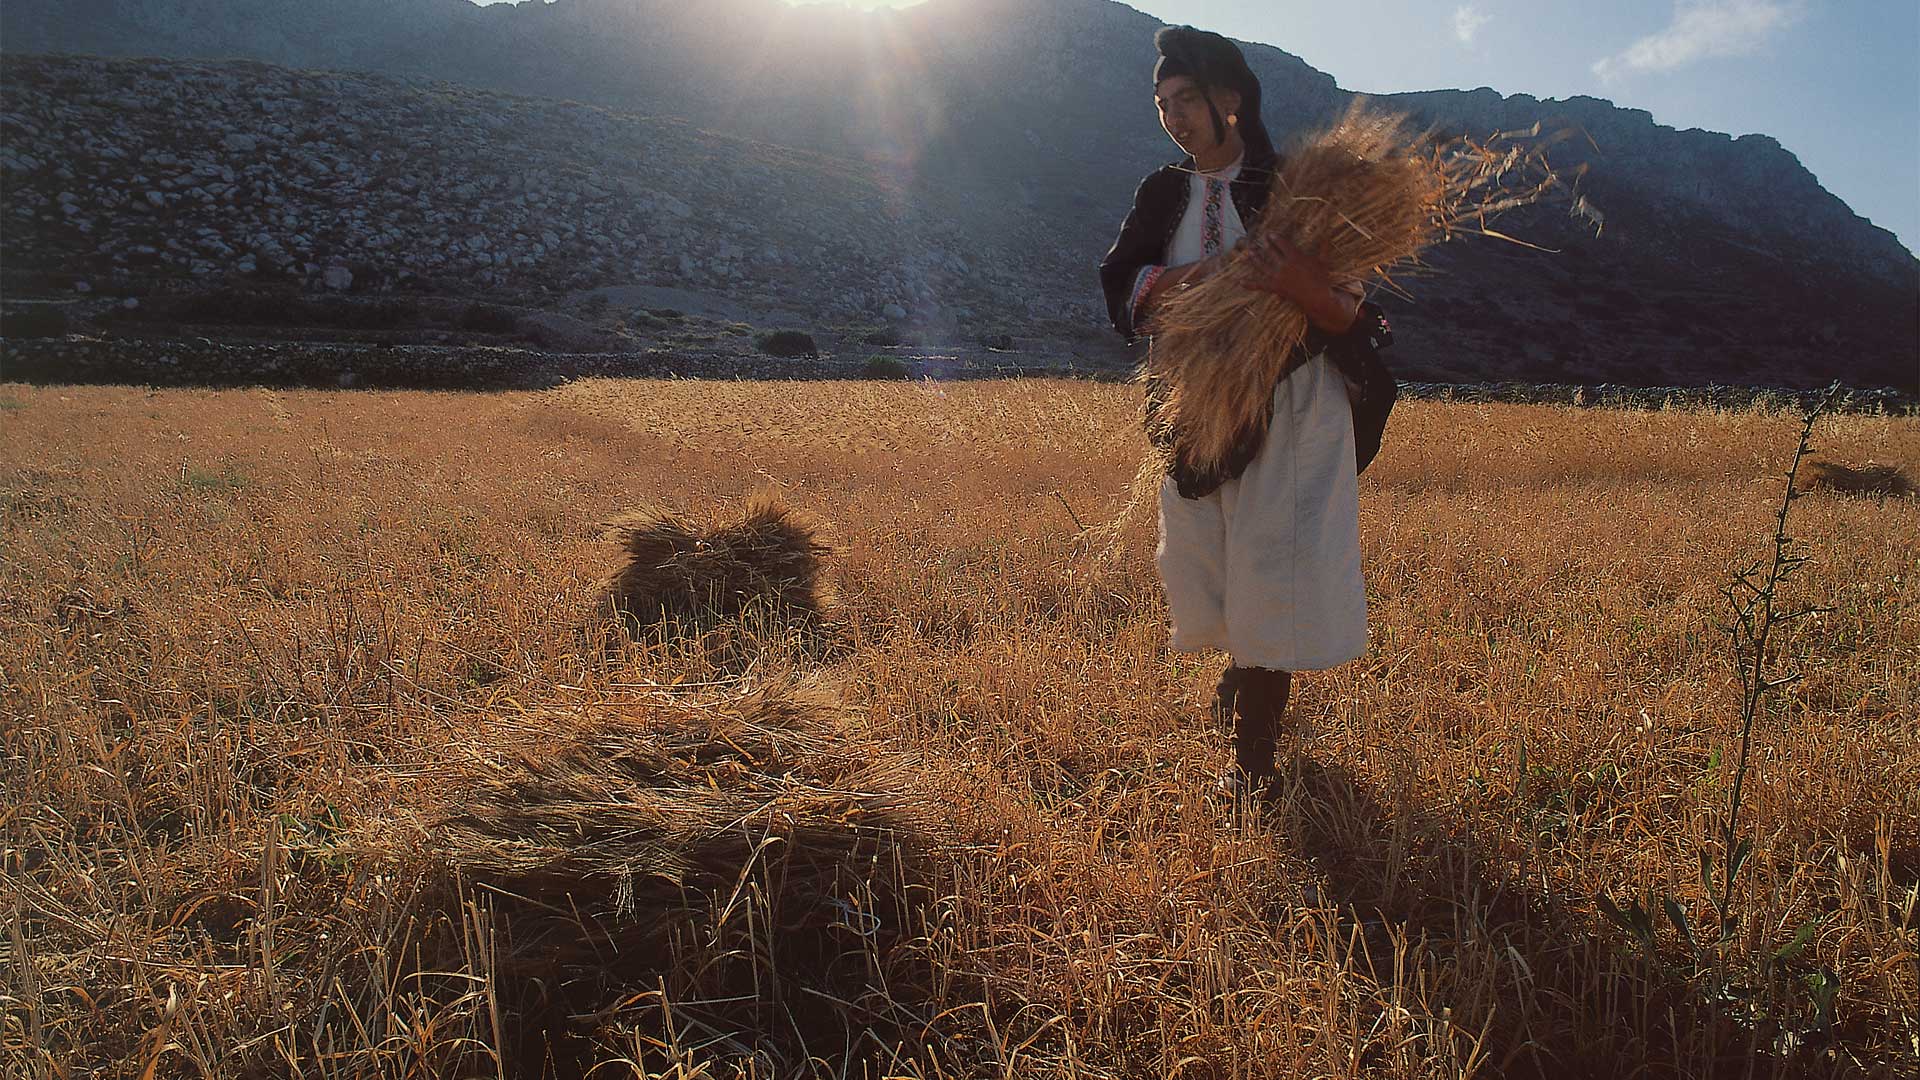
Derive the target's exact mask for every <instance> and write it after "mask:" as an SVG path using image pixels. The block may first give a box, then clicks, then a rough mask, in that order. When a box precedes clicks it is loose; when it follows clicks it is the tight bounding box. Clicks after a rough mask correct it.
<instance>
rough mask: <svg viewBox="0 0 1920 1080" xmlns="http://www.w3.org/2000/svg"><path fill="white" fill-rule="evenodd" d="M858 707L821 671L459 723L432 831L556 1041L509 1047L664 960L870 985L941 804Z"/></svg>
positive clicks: (862, 1021) (711, 969)
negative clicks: (461, 739) (700, 695)
mask: <svg viewBox="0 0 1920 1080" xmlns="http://www.w3.org/2000/svg"><path fill="white" fill-rule="evenodd" d="M849 719H850V718H849V714H848V711H847V710H846V709H845V708H844V707H843V706H842V705H841V704H840V703H839V701H838V700H837V699H836V698H835V697H834V695H833V694H831V693H830V692H828V691H826V690H825V689H823V688H821V687H818V686H816V685H812V684H806V683H798V682H785V683H778V684H774V685H771V686H767V687H763V688H760V689H757V690H754V691H752V692H749V693H745V694H740V695H736V696H732V697H727V698H723V699H720V700H718V701H709V702H704V703H700V704H694V703H676V702H672V701H662V702H658V703H652V704H646V705H633V706H629V707H626V708H624V709H622V710H621V711H619V712H618V713H616V714H614V715H607V714H606V713H605V711H604V710H597V711H592V712H589V711H582V710H575V709H564V708H556V709H549V710H543V711H536V712H534V713H532V714H529V715H527V716H524V717H514V718H512V719H511V720H510V721H509V720H503V719H502V718H499V717H475V718H473V719H472V722H471V723H467V724H463V725H460V730H463V731H466V732H469V733H470V737H471V739H472V741H471V743H470V744H469V745H470V751H468V752H467V753H466V754H464V755H462V754H460V753H459V752H458V751H457V750H456V754H455V758H456V764H455V766H454V772H455V774H457V775H454V776H451V777H449V780H450V781H451V782H449V783H446V784H442V785H439V788H440V789H441V790H443V791H445V792H446V793H447V794H446V803H445V804H443V809H442V810H441V811H440V812H439V813H438V815H437V820H436V821H435V823H434V825H433V826H432V828H431V829H430V830H429V831H428V833H427V835H429V836H432V837H434V841H433V843H434V845H435V848H436V852H435V854H436V856H437V861H438V862H439V863H440V864H442V865H444V866H445V867H446V868H447V870H448V871H449V872H450V873H451V875H452V877H453V878H454V879H455V880H458V881H463V882H467V883H470V884H471V885H473V886H476V887H477V888H478V889H479V890H480V892H481V893H482V894H483V895H485V896H487V897H489V898H490V899H489V908H490V910H491V911H492V916H491V917H492V920H493V925H494V928H495V933H496V934H497V935H498V938H499V941H498V943H497V945H496V956H495V958H494V959H493V961H492V963H493V964H494V967H495V970H496V971H497V972H498V973H499V978H500V982H501V985H502V987H503V988H504V989H503V991H502V996H503V997H504V998H505V999H507V1000H506V1006H505V1007H506V1008H508V1009H509V1010H510V1011H511V1012H512V1013H513V1014H514V1016H515V1018H516V1023H517V1024H522V1025H524V1026H527V1027H528V1028H529V1030H533V1029H536V1028H537V1029H539V1030H540V1032H541V1035H540V1038H541V1039H544V1040H545V1041H546V1043H547V1045H542V1046H534V1047H527V1048H525V1049H523V1050H522V1051H521V1052H522V1053H527V1052H532V1053H535V1054H538V1055H549V1054H554V1053H557V1052H559V1050H558V1049H557V1048H559V1047H560V1046H561V1044H562V1043H565V1042H567V1041H569V1040H572V1039H575V1038H578V1037H582V1032H581V1025H580V1024H578V1023H577V1022H576V1020H575V1019H569V1018H576V1019H577V1018H578V1017H580V1016H582V1015H584V1014H589V1013H594V1012H596V1011H597V1010H601V1009H604V1008H606V1007H607V1006H608V1005H609V1003H612V1002H618V1001H621V1000H625V999H626V997H627V996H628V995H632V994H644V993H645V992H647V991H652V990H655V989H656V988H657V987H658V986H659V985H660V980H662V979H663V978H664V979H666V980H668V983H667V985H668V989H669V990H671V991H674V992H675V996H676V998H680V997H685V998H698V999H703V1000H716V1001H731V1002H734V1003H735V1004H736V1005H737V1007H738V1008H739V1009H744V1010H747V1012H748V1013H751V1012H752V1011H753V1010H756V1009H765V1008H767V1007H768V1006H769V1003H770V1001H772V1000H776V999H778V998H779V997H780V994H778V993H776V992H774V991H772V990H770V989H769V988H768V987H767V986H766V985H764V983H766V982H772V981H773V980H774V976H773V974H772V973H775V972H777V973H778V975H779V978H780V979H783V980H786V982H784V983H782V984H781V985H783V986H785V987H786V988H788V989H791V988H792V987H791V984H792V982H793V980H796V979H797V980H799V984H800V985H801V986H805V987H808V988H811V989H813V990H815V991H817V992H818V993H817V994H816V995H814V996H815V997H821V1000H829V1001H841V1002H846V1001H854V1000H859V999H861V998H862V997H863V996H865V995H867V983H866V980H867V979H869V978H871V977H872V972H873V971H874V970H875V966H874V965H875V963H876V962H877V959H878V958H879V954H880V952H882V951H883V950H884V948H885V947H886V945H887V942H888V941H889V940H894V939H897V937H898V936H899V935H901V934H902V932H903V931H905V930H906V929H907V928H908V926H909V924H910V923H911V922H912V918H911V912H912V911H913V910H914V906H915V905H916V904H918V903H919V902H920V901H921V900H922V899H923V897H921V896H920V895H919V893H918V892H917V890H920V889H921V888H922V886H921V885H920V884H919V883H920V881H921V878H922V874H923V871H922V870H920V869H919V868H920V867H921V866H922V865H923V860H924V857H925V856H926V854H928V853H929V852H930V851H931V850H932V846H931V845H932V842H931V841H930V840H929V839H928V838H929V837H930V836H932V835H933V831H932V830H931V829H930V828H929V827H928V825H927V822H928V821H929V819H930V818H931V816H932V815H931V812H930V811H929V810H928V808H927V805H926V801H925V798H926V797H925V796H923V795H920V794H917V793H916V789H915V787H914V784H915V774H916V772H917V770H916V769H915V768H914V766H913V765H912V764H911V763H910V762H908V761H906V760H905V759H903V758H901V757H900V756H898V755H897V754H889V753H886V752H884V751H881V750H879V749H878V748H876V747H874V746H872V745H869V744H867V743H865V742H864V741H863V740H861V739H860V737H859V736H858V735H857V734H856V733H854V731H853V730H852V727H851V725H850V724H849V723H848V721H849ZM461 757H464V759H465V760H459V759H460V758H461ZM456 891H457V890H456ZM890 935H891V936H892V937H890ZM688 950H694V951H696V952H698V956H695V957H692V958H689V956H688V955H687V953H688ZM702 950H703V951H702ZM689 973H692V974H689ZM685 979H692V980H694V982H693V984H691V985H678V984H676V980H685ZM822 995H824V996H823V997H822ZM847 1008H848V1009H852V1006H848V1007H847ZM841 1011H843V1012H844V1011H846V1010H841ZM816 1020H817V1021H818V1022H820V1023H823V1024H837V1025H839V1026H851V1027H852V1029H853V1030H861V1029H864V1028H866V1027H869V1026H871V1025H872V1024H873V1023H875V1019H874V1018H873V1017H872V1016H870V1015H866V1014H864V1013H862V1014H859V1015H839V1013H836V1014H835V1015H834V1016H832V1017H825V1018H816ZM713 1022H714V1023H722V1022H723V1021H721V1020H719V1019H715V1020H714V1021H713ZM725 1022H731V1023H732V1024H733V1025H734V1030H740V1031H745V1030H751V1029H752V1026H753V1024H754V1023H756V1022H757V1021H756V1020H755V1019H754V1018H753V1017H752V1016H750V1015H743V1016H734V1017H730V1018H728V1021H725ZM588 1026H591V1025H588ZM562 1029H564V1030H565V1032H566V1034H564V1035H563V1034H561V1031H562ZM529 1037H530V1038H531V1037H532V1036H529Z"/></svg>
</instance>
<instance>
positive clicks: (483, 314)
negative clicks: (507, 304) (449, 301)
mask: <svg viewBox="0 0 1920 1080" xmlns="http://www.w3.org/2000/svg"><path fill="white" fill-rule="evenodd" d="M518 318H519V316H518V315H516V314H515V313H514V312H513V310H512V309H510V308H503V307H495V306H493V305H492V304H473V305H471V306H469V307H468V308H467V310H466V311H464V312H461V314H460V329H462V330H471V331H473V332H474V333H478V334H511V333H513V332H514V323H515V322H516V321H517V320H518Z"/></svg>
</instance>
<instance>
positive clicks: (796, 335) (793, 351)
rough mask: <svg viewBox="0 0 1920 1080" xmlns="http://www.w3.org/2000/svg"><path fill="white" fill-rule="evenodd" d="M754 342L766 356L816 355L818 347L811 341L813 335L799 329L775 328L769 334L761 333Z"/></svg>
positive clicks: (818, 353) (818, 351)
mask: <svg viewBox="0 0 1920 1080" xmlns="http://www.w3.org/2000/svg"><path fill="white" fill-rule="evenodd" d="M754 344H755V345H757V346H759V347H760V351H761V352H763V353H766V354H767V355H768V356H784V357H787V358H789V359H791V358H793V357H799V356H806V357H817V356H819V355H820V347H819V346H818V345H815V344H814V343H813V335H812V334H808V333H804V332H802V331H799V330H775V331H773V332H772V333H770V334H761V335H760V336H759V337H757V338H755V339H754Z"/></svg>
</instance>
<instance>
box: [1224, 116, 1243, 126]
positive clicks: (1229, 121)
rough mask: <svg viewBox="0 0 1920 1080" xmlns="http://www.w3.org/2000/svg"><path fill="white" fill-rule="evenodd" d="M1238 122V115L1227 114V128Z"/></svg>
mask: <svg viewBox="0 0 1920 1080" xmlns="http://www.w3.org/2000/svg"><path fill="white" fill-rule="evenodd" d="M1239 122H1240V114H1239V113H1228V114H1227V126H1228V127H1232V126H1233V125H1235V124H1238V123H1239Z"/></svg>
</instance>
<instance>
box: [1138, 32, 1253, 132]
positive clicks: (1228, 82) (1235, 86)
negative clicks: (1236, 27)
mask: <svg viewBox="0 0 1920 1080" xmlns="http://www.w3.org/2000/svg"><path fill="white" fill-rule="evenodd" d="M1153 48H1154V51H1155V52H1157V53H1159V54H1160V59H1159V62H1158V63H1156V64H1155V65H1154V68H1153V81H1154V85H1156V86H1157V85H1159V83H1160V81H1161V80H1163V79H1169V78H1172V77H1173V76H1175V75H1186V76H1188V77H1190V78H1192V79H1193V81H1194V82H1196V83H1198V84H1199V85H1200V89H1201V90H1202V91H1212V90H1216V89H1219V90H1233V91H1235V92H1237V93H1238V94H1239V95H1240V111H1239V113H1238V114H1237V115H1238V116H1239V118H1240V120H1239V123H1238V125H1237V126H1238V127H1239V129H1240V138H1241V139H1242V140H1243V141H1244V142H1245V143H1246V144H1247V147H1248V149H1250V150H1253V151H1256V152H1258V153H1260V154H1263V155H1271V154H1272V153H1273V152H1274V151H1273V137H1272V136H1271V135H1269V134H1267V122H1266V120H1265V119H1264V118H1263V117H1262V116H1261V115H1260V80H1259V79H1258V78H1256V77H1255V76H1254V74H1253V69H1252V68H1250V67H1248V66H1247V58H1246V55H1245V54H1244V53H1242V52H1241V51H1240V46H1238V45H1235V44H1234V43H1233V42H1232V41H1230V40H1228V39H1227V38H1225V37H1222V36H1221V35H1219V34H1216V33H1214V32H1212V31H1211V30H1195V29H1194V28H1193V27H1191V26H1166V27H1162V28H1161V29H1160V31H1159V32H1158V33H1156V34H1154V35H1153ZM1207 111H1208V112H1209V113H1211V114H1213V137H1214V138H1215V139H1224V138H1226V137H1227V130H1226V123H1225V121H1223V120H1222V119H1221V118H1220V110H1219V109H1217V108H1215V107H1214V105H1213V101H1212V99H1211V97H1209V99H1208V101H1207Z"/></svg>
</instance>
